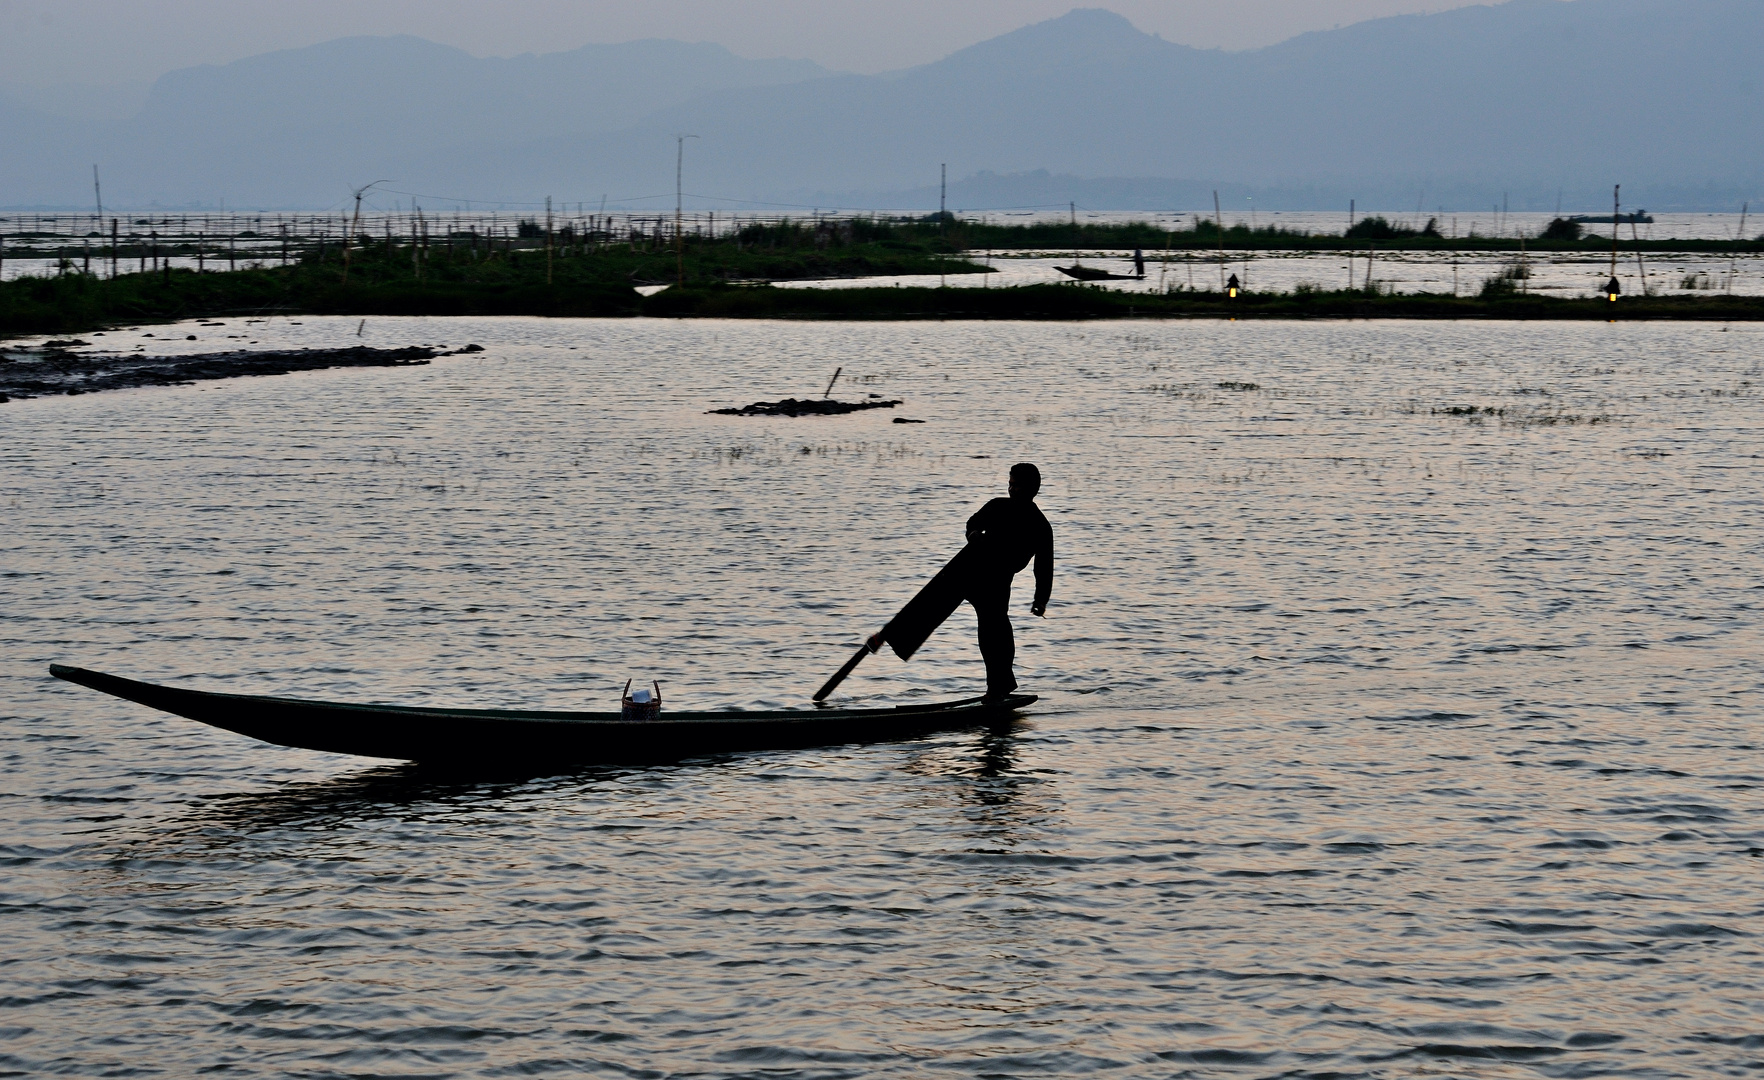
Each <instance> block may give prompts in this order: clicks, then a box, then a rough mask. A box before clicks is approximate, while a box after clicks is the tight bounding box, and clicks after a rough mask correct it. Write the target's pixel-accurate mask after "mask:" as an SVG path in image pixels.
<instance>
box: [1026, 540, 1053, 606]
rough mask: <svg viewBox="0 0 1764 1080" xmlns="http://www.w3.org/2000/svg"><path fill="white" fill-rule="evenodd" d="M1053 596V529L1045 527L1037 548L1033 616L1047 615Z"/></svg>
mask: <svg viewBox="0 0 1764 1080" xmlns="http://www.w3.org/2000/svg"><path fill="white" fill-rule="evenodd" d="M1052 595H1053V528H1052V527H1051V526H1048V525H1043V526H1042V529H1041V537H1040V542H1039V543H1038V544H1036V546H1035V602H1034V603H1033V604H1030V605H1029V611H1030V613H1031V614H1033V615H1041V616H1046V615H1047V600H1048V597H1050V596H1052Z"/></svg>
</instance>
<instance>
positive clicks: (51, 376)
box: [0, 341, 484, 402]
mask: <svg viewBox="0 0 1764 1080" xmlns="http://www.w3.org/2000/svg"><path fill="white" fill-rule="evenodd" d="M75 344H84V343H83V342H77V343H76V342H61V341H51V342H48V343H46V344H44V345H42V346H39V347H36V348H17V349H4V350H0V402H4V401H8V400H10V399H12V398H32V397H46V396H49V395H54V394H69V395H72V394H90V393H96V392H98V391H102V390H126V389H129V388H132V387H137V386H188V385H189V384H191V383H196V382H208V381H212V380H214V379H237V378H241V377H243V376H247V375H286V374H288V373H289V372H292V371H317V370H320V369H324V368H346V367H409V366H414V365H420V364H427V363H428V362H429V361H430V360H433V359H434V358H436V357H437V356H453V355H456V354H458V353H471V352H483V351H484V350H483V347H482V346H480V345H467V346H466V347H465V348H463V349H455V350H453V351H451V352H442V351H438V350H436V349H432V348H429V347H427V346H411V347H408V348H403V349H371V348H368V347H366V346H356V347H355V348H351V349H268V350H237V351H233V352H217V353H198V354H195V355H191V356H141V355H131V354H128V353H99V352H74V351H73V350H72V349H71V348H69V346H71V345H75Z"/></svg>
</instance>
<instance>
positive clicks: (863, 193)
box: [0, 0, 1764, 209]
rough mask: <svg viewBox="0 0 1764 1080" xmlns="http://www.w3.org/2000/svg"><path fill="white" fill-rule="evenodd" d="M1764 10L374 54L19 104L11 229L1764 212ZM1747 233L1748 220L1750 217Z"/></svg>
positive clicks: (0, 191)
mask: <svg viewBox="0 0 1764 1080" xmlns="http://www.w3.org/2000/svg"><path fill="white" fill-rule="evenodd" d="M1759 40H1764V3H1760V2H1759V0H1572V2H1565V0H1511V2H1509V3H1504V4H1500V5H1498V6H1492V7H1470V8H1460V9H1457V10H1454V11H1448V12H1444V13H1441V14H1437V15H1425V16H1403V17H1398V18H1388V19H1378V20H1374V21H1371V22H1366V23H1361V24H1358V25H1355V26H1350V27H1346V28H1343V29H1340V30H1332V31H1326V32H1321V33H1313V34H1305V35H1303V36H1301V37H1298V38H1294V39H1292V40H1291V41H1287V42H1284V43H1282V44H1280V45H1275V46H1271V47H1269V48H1265V49H1257V50H1253V51H1248V52H1239V53H1227V52H1221V51H1218V50H1201V49H1193V48H1188V47H1186V46H1182V45H1176V44H1173V43H1170V42H1167V41H1164V40H1162V39H1160V38H1158V37H1156V36H1154V35H1149V34H1144V33H1141V32H1139V31H1138V30H1136V29H1135V28H1134V27H1133V26H1132V25H1131V24H1130V23H1128V22H1127V21H1126V20H1125V19H1123V18H1121V17H1120V16H1118V15H1115V14H1112V13H1110V12H1106V11H1100V10H1084V9H1080V10H1076V11H1073V12H1071V13H1070V14H1068V15H1065V16H1063V17H1061V18H1058V19H1053V20H1050V21H1048V22H1043V23H1039V24H1036V25H1034V26H1028V27H1025V28H1023V29H1021V30H1018V31H1015V32H1013V33H1010V34H1006V35H1004V36H1002V37H998V38H995V39H993V40H990V41H986V42H983V43H981V44H979V45H975V46H973V47H971V48H967V49H963V50H961V51H959V52H956V53H954V54H952V55H950V56H948V57H946V58H944V59H942V60H939V61H937V62H935V63H931V64H926V65H924V66H922V67H917V68H911V69H908V70H906V71H901V72H894V73H890V74H885V75H876V76H858V75H843V74H835V73H831V72H828V71H826V70H824V69H822V68H820V67H818V66H817V65H814V64H812V63H809V62H807V61H793V60H761V61H755V60H744V59H741V58H738V57H736V56H734V55H732V54H730V53H729V52H728V51H727V50H724V49H722V48H720V47H719V46H715V45H706V44H698V45H690V44H685V43H681V42H671V41H643V42H631V43H628V44H623V45H596V46H589V47H586V48H582V49H577V50H574V51H571V52H564V53H555V54H549V55H544V56H531V55H528V56H522V57H515V58H512V59H477V58H474V57H471V56H469V55H468V54H466V53H464V52H461V51H459V50H457V49H452V48H448V47H445V46H440V45H435V44H432V43H430V42H426V41H422V40H420V39H417V38H409V37H400V38H348V39H343V40H339V41H334V42H330V43H328V44H324V45H318V46H314V47H312V48H308V49H299V50H291V51H287V52H279V53H271V54H266V55H264V56H258V57H252V58H250V59H246V60H241V61H239V62H237V63H233V64H228V65H224V66H219V67H201V68H191V69H186V70H183V71H177V72H173V73H171V74H169V75H167V76H165V77H164V78H162V79H160V80H159V82H158V83H157V84H156V85H155V86H154V88H153V90H152V92H151V94H150V95H149V97H148V102H147V105H146V107H145V108H144V109H143V110H142V111H141V112H140V113H139V114H138V115H135V116H133V117H131V118H129V119H128V120H125V121H120V122H108V123H98V122H90V121H86V122H82V121H73V120H65V119H60V118H56V117H53V116H50V115H49V114H47V113H45V112H43V111H42V110H40V109H37V108H33V107H32V106H31V105H29V104H28V103H25V102H22V101H19V100H17V99H16V98H11V99H8V98H6V97H3V96H0V141H3V143H4V145H5V146H6V147H7V153H6V154H5V155H4V156H3V157H0V205H13V206H19V205H29V204H46V205H74V206H85V205H89V197H88V194H87V193H88V192H89V189H90V166H91V163H92V162H94V161H96V162H98V163H100V164H101V165H102V167H103V169H104V174H105V177H106V191H107V201H113V202H114V204H115V205H119V206H121V205H142V204H147V203H150V202H152V203H158V204H160V205H167V206H172V205H181V204H203V205H210V206H213V205H217V204H218V203H219V202H220V201H221V200H222V199H225V200H226V203H227V205H229V206H247V205H259V206H276V207H297V206H298V207H312V206H326V205H335V204H338V203H339V201H340V200H341V199H342V198H343V197H344V196H345V195H346V194H347V192H348V190H349V188H350V187H351V186H353V185H358V184H363V183H366V182H368V181H370V180H378V179H388V180H392V181H394V183H393V184H392V185H389V186H392V187H395V188H397V189H399V190H401V191H411V192H421V193H424V194H425V195H427V196H431V197H432V198H431V201H430V205H434V206H437V207H439V206H441V205H443V204H441V203H440V202H439V198H438V197H460V198H470V199H473V200H476V201H477V203H478V204H480V205H489V204H492V203H495V202H499V201H507V202H514V203H532V202H535V201H537V200H540V199H543V198H544V197H545V196H546V195H551V196H554V197H556V198H557V199H558V200H559V201H560V202H564V201H567V202H571V203H574V202H585V203H588V204H589V205H590V207H592V206H594V205H597V204H598V202H599V200H600V198H601V197H602V196H603V195H604V196H608V197H609V198H610V199H611V200H612V204H622V205H625V206H630V207H639V208H640V207H655V208H657V209H660V208H662V207H664V206H666V207H669V208H671V201H672V193H673V186H674V185H673V180H674V176H673V171H674V151H675V143H674V136H675V135H676V134H681V133H691V134H695V135H697V136H698V138H696V139H694V140H692V141H691V142H689V143H688V144H687V151H686V154H687V157H686V161H687V171H686V175H687V181H686V186H687V190H688V191H689V192H691V193H692V194H693V195H694V196H696V197H697V198H695V199H694V200H693V202H694V205H697V206H701V207H730V208H733V207H737V206H747V207H752V208H762V207H765V206H767V205H768V204H769V205H771V206H772V207H773V208H775V209H785V208H786V206H787V205H796V204H800V205H802V206H805V207H806V206H812V205H818V206H822V207H825V208H833V207H841V206H846V207H862V206H884V207H885V206H916V207H927V208H928V207H934V206H935V205H936V198H937V186H936V181H937V174H938V172H937V171H938V166H939V165H940V164H941V163H948V165H949V169H950V175H951V176H952V177H953V178H955V179H954V181H953V182H952V191H951V206H952V207H978V206H1011V205H1036V204H1047V203H1058V202H1063V201H1067V200H1075V201H1078V202H1080V203H1081V204H1082V205H1085V206H1087V207H1090V208H1093V209H1114V208H1119V209H1139V208H1144V209H1150V208H1171V209H1197V208H1200V207H1202V206H1204V205H1208V204H1210V194H1209V193H1210V191H1211V189H1213V188H1215V187H1222V188H1223V189H1224V190H1226V191H1228V192H1230V193H1232V197H1233V198H1234V199H1237V200H1238V202H1239V205H1241V199H1242V197H1243V196H1245V195H1248V196H1253V197H1254V198H1255V200H1256V205H1257V206H1259V207H1265V208H1267V209H1308V208H1314V207H1323V206H1327V207H1334V206H1335V205H1336V204H1337V203H1345V201H1346V199H1348V198H1353V197H1357V198H1358V199H1359V200H1360V205H1361V206H1362V207H1366V206H1372V207H1382V208H1400V207H1411V206H1414V205H1421V206H1424V207H1428V208H1431V207H1435V206H1440V205H1443V206H1446V207H1448V208H1452V209H1457V208H1471V207H1486V206H1488V205H1490V203H1491V202H1498V201H1500V199H1501V198H1502V196H1503V194H1504V193H1505V194H1508V197H1509V198H1510V200H1511V202H1510V204H1511V206H1512V208H1513V209H1551V208H1552V207H1553V206H1554V205H1555V204H1556V202H1557V201H1558V200H1562V205H1564V206H1565V207H1569V208H1575V209H1580V208H1594V207H1600V206H1603V205H1606V203H1605V202H1604V200H1605V199H1607V198H1608V197H1609V195H1608V193H1609V191H1610V185H1611V184H1612V183H1616V182H1622V183H1623V184H1624V185H1625V195H1626V198H1625V202H1626V203H1628V204H1630V205H1638V204H1640V205H1648V206H1651V207H1653V208H1656V209H1671V208H1701V209H1729V208H1730V206H1729V204H1730V203H1737V202H1738V201H1739V200H1741V199H1745V198H1752V199H1755V200H1756V199H1759V198H1760V197H1761V196H1764V147H1761V146H1760V142H1759V140H1758V138H1757V132H1759V131H1760V130H1764V73H1761V71H1760V65H1759V64H1758V62H1757V61H1756V59H1755V54H1753V53H1752V51H1751V50H1752V49H1753V48H1755V47H1756V46H1755V43H1756V42H1757V41H1759ZM1731 208H1734V209H1737V205H1735V206H1732V207H1731Z"/></svg>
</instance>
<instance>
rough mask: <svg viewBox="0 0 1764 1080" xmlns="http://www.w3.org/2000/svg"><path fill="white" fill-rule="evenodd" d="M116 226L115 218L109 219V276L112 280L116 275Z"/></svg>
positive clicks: (117, 223)
mask: <svg viewBox="0 0 1764 1080" xmlns="http://www.w3.org/2000/svg"><path fill="white" fill-rule="evenodd" d="M118 225H119V222H118V221H117V220H116V219H115V218H111V219H110V276H111V277H112V278H114V277H116V274H117V266H116V261H117V256H118V251H117V228H118Z"/></svg>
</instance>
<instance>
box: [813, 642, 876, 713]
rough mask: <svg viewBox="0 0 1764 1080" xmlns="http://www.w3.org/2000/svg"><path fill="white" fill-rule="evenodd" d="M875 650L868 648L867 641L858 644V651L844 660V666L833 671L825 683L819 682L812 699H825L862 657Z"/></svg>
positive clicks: (837, 687)
mask: <svg viewBox="0 0 1764 1080" xmlns="http://www.w3.org/2000/svg"><path fill="white" fill-rule="evenodd" d="M875 651H876V650H875V649H872V648H870V643H869V642H867V641H866V642H864V643H863V644H862V645H859V646H858V651H857V652H856V653H855V654H854V655H853V656H852V658H851V659H850V660H847V661H846V662H845V666H844V667H842V668H840V669H839V670H838V671H835V672H834V673H833V677H832V678H831V679H828V680H827V681H826V682H825V683H823V684H821V688H820V689H819V690H816V691H815V698H814V699H815V700H816V701H823V700H825V699H826V697H827V695H828V694H831V693H832V692H833V691H835V690H837V689H839V684H840V683H842V682H844V681H845V677H846V676H847V675H850V674H851V673H852V671H853V670H855V669H856V668H857V666H858V663H859V662H860V661H862V660H863V658H864V657H866V656H868V655H870V654H871V653H873V652H875Z"/></svg>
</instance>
